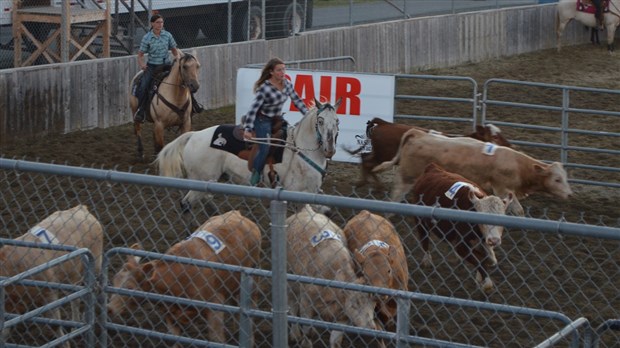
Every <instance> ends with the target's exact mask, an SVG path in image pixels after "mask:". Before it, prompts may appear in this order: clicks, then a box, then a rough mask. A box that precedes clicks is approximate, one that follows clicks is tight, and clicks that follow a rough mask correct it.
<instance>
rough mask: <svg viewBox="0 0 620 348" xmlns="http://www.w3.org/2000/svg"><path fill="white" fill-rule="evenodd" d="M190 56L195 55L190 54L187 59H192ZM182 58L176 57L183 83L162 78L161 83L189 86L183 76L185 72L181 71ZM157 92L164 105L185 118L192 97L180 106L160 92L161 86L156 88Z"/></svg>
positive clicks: (181, 86) (182, 86) (158, 98)
mask: <svg viewBox="0 0 620 348" xmlns="http://www.w3.org/2000/svg"><path fill="white" fill-rule="evenodd" d="M190 58H193V56H192V55H188V58H187V59H190ZM181 59H183V58H179V59H175V61H177V65H178V70H179V76H180V77H181V84H176V83H170V82H166V81H165V80H166V79H163V80H161V81H160V84H162V83H163V84H166V85H169V86H176V87H179V88H184V89H185V88H187V86H186V85H185V79H184V78H183V73H182V72H181ZM155 94H157V100H161V101H162V102H163V103H164V105H166V106H167V107H168V108H170V110H172V111H174V112H175V113H176V114H177V115H178V116H179V117H180V118H183V114H185V111H187V108H188V107H189V101H190V100H191V98H187V100H186V101H185V104H183V106H182V107H180V108H179V107H178V106H176V105H174V104H172V103H171V102H170V101H168V100H167V99H166V98H164V96H163V95H161V94H160V93H159V88H157V89H156V90H155Z"/></svg>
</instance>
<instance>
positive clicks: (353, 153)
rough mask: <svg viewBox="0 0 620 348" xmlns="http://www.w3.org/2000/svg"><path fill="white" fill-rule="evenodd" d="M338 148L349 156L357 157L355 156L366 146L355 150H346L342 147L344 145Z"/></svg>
mask: <svg viewBox="0 0 620 348" xmlns="http://www.w3.org/2000/svg"><path fill="white" fill-rule="evenodd" d="M340 147H341V148H342V149H343V150H345V151H346V152H347V153H348V154H349V155H351V156H357V155H358V154H359V153H360V151H362V150H363V149H364V148H365V147H366V146H365V145H362V146H360V147H359V148H357V149H355V150H351V149H348V148H347V147H346V146H344V145H342V146H340Z"/></svg>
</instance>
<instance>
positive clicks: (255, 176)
mask: <svg viewBox="0 0 620 348" xmlns="http://www.w3.org/2000/svg"><path fill="white" fill-rule="evenodd" d="M260 181H261V175H260V173H259V172H258V171H257V170H252V177H251V178H250V186H257V185H258V183H259V182H260Z"/></svg>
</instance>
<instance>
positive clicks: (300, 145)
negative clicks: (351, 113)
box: [155, 100, 341, 211]
mask: <svg viewBox="0 0 620 348" xmlns="http://www.w3.org/2000/svg"><path fill="white" fill-rule="evenodd" d="M340 102H341V100H338V102H336V104H335V105H333V106H332V105H331V104H329V103H325V104H321V103H320V102H318V101H316V100H315V106H313V107H311V108H310V110H309V111H308V113H307V114H306V115H305V116H304V117H303V118H302V119H301V120H300V121H299V122H298V123H297V124H295V125H294V126H288V129H287V139H286V142H285V148H284V150H283V154H282V161H281V163H275V164H274V165H273V168H274V169H275V171H276V172H277V173H278V177H279V180H278V184H279V185H280V186H282V187H283V188H284V189H286V190H291V191H303V192H311V193H318V192H320V190H321V185H322V183H323V177H324V175H325V169H326V166H327V160H328V159H330V158H331V157H332V156H334V154H335V153H336V138H337V136H338V115H337V114H336V110H337V109H338V106H339V105H340ZM229 126H230V127H232V125H229ZM220 127H226V125H223V126H213V127H210V128H206V129H203V130H201V131H192V132H187V133H185V134H182V135H181V136H180V137H178V138H176V139H175V140H174V141H172V142H170V143H169V144H167V145H166V146H165V147H164V148H163V150H162V151H161V152H160V153H159V155H158V156H157V159H156V160H155V163H157V165H158V166H159V174H160V175H163V176H170V177H176V178H182V177H183V178H188V179H195V180H203V181H210V180H211V181H217V180H219V179H220V177H221V176H222V175H223V174H227V175H228V177H229V178H230V180H231V181H232V182H234V183H236V184H244V185H248V184H249V182H250V174H251V172H250V171H249V170H248V165H247V160H245V159H242V158H240V157H238V156H237V155H236V154H234V153H231V152H228V151H225V150H224V149H223V148H224V146H232V145H233V144H237V146H239V144H240V146H245V144H244V143H243V142H242V141H239V140H237V139H236V138H235V137H234V136H232V135H226V134H225V133H224V132H223V131H221V129H222V128H220ZM218 129H220V130H218ZM216 133H217V134H216ZM272 143H273V142H272ZM269 167H270V165H266V166H265V170H264V172H265V174H267V172H268V171H269V170H270V168H269ZM263 178H264V183H265V184H266V185H267V186H270V183H269V178H268V175H264V176H263ZM203 195H204V193H203V192H196V191H189V192H188V193H187V194H186V195H185V197H184V198H183V199H182V200H181V208H182V209H183V211H188V210H189V209H191V205H192V204H193V203H194V202H196V201H198V200H200V198H202V196H203ZM209 198H211V197H210V196H209Z"/></svg>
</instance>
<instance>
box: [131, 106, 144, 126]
mask: <svg viewBox="0 0 620 348" xmlns="http://www.w3.org/2000/svg"><path fill="white" fill-rule="evenodd" d="M144 119H145V115H144V111H143V110H142V108H138V110H136V113H135V114H133V121H134V122H140V123H144Z"/></svg>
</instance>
